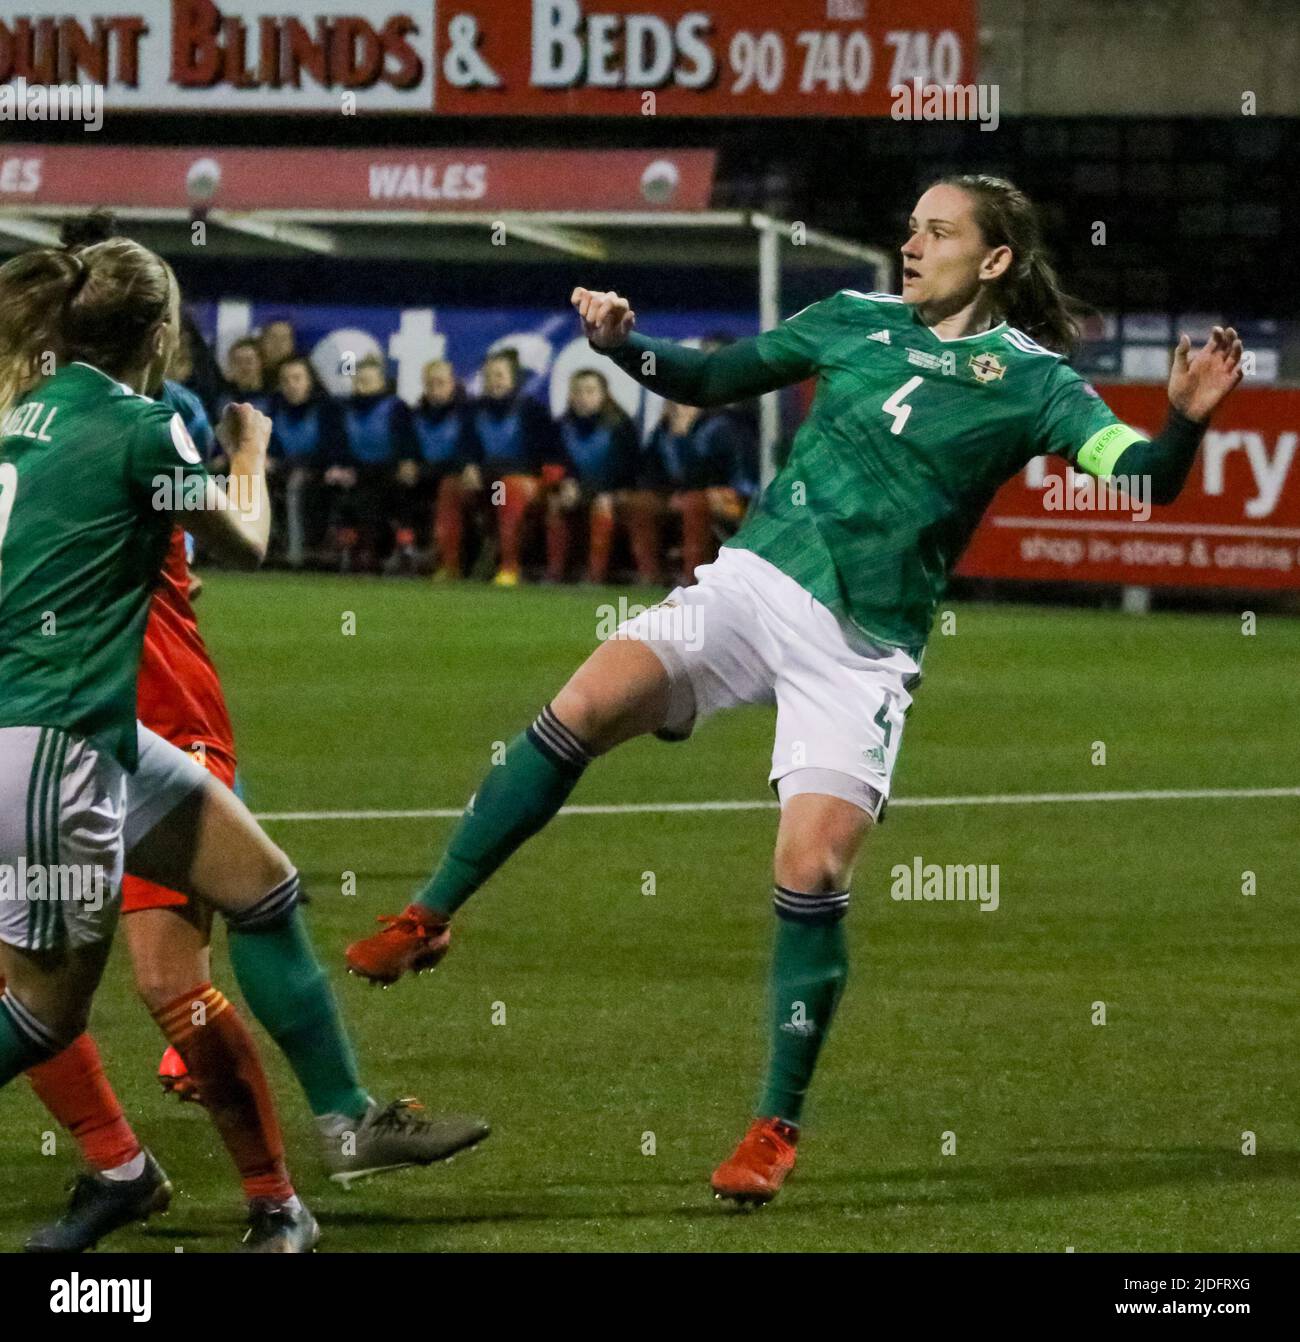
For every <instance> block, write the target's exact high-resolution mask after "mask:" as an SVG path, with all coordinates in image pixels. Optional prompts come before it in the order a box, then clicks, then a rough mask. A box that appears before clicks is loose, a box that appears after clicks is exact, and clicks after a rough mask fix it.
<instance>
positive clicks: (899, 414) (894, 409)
mask: <svg viewBox="0 0 1300 1342" xmlns="http://www.w3.org/2000/svg"><path fill="white" fill-rule="evenodd" d="M922 381H923V379H922V378H921V377H919V376H918V377H909V378H908V379H907V381H906V382H904V383H903V385H902V386H901V387H899V389H898V390H897V391H896V392H895V393H894V394H893V395H892V396H891V397H890V398H889V400H887V401H886V402H885V403H884V405H882V406H881V407H880V408H881V409H882V410H883V411H884V412H885V414H887V415H893V417H894V422H893V423H892V424H891V425H890V426H889V432H890V433H902V432H903V425H904V424H906V423H907V417H908V416H909V415H910V414H911V413H912V407H911V406H910V405H904V404H903V402H904V399H905V398H906V397H908V396H910V395H911V394H912V393H913V392H914V391H915V390H916V389H917V387H919V386H920V385H921V383H922Z"/></svg>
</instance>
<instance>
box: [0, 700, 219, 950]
mask: <svg viewBox="0 0 1300 1342" xmlns="http://www.w3.org/2000/svg"><path fill="white" fill-rule="evenodd" d="M136 729H137V736H138V742H139V749H140V763H139V765H138V767H137V768H136V771H135V773H133V774H128V773H127V772H126V771H125V770H124V769H123V768H122V767H121V765H120V764H118V762H117V761H116V760H115V759H114V758H113V757H112V756H111V755H110V754H107V753H106V752H105V751H103V750H100V749H99V748H98V747H96V746H95V745H93V744H92V743H91V742H89V741H87V740H86V739H85V738H84V737H81V736H76V735H74V734H73V733H71V732H66V731H62V730H60V729H59V728H57V727H0V941H4V942H7V943H8V944H9V945H11V946H18V947H21V948H22V949H24V950H33V951H47V950H56V949H58V948H59V947H61V946H86V945H90V944H92V943H94V942H97V941H103V940H104V939H106V938H108V937H111V936H112V934H113V928H114V926H115V925H116V921H117V913H118V908H119V905H120V902H121V901H120V896H121V889H122V871H123V866H124V860H125V854H126V853H127V852H129V851H130V849H131V848H132V847H133V846H134V845H135V844H136V843H137V842H139V840H140V839H142V838H143V837H144V836H145V835H146V834H147V833H148V832H149V831H150V830H151V829H152V828H153V827H154V826H155V825H156V824H157V823H158V822H159V821H160V820H161V819H162V818H163V817H164V816H165V815H167V814H168V813H169V812H170V811H171V810H173V809H174V808H175V807H176V806H178V805H179V804H180V803H181V802H182V801H184V799H185V798H186V797H187V796H189V794H190V793H191V792H193V791H194V789H195V788H196V787H200V786H202V784H203V782H204V780H205V779H206V778H207V773H206V772H205V770H204V769H203V767H202V765H200V764H198V763H197V762H196V761H195V760H194V759H193V758H192V757H191V756H190V755H188V754H187V753H186V752H185V751H183V750H178V749H177V748H176V747H175V746H174V745H171V744H170V743H169V742H167V741H164V740H163V738H162V737H161V736H159V735H158V734H157V733H156V732H151V731H150V730H149V729H148V728H147V727H144V726H142V725H140V724H138V723H137V724H136Z"/></svg>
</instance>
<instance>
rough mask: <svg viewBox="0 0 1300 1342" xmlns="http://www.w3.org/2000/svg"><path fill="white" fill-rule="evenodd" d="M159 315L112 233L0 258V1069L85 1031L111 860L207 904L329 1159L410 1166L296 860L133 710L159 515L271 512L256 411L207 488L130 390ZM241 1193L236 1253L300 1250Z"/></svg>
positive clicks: (294, 1225)
mask: <svg viewBox="0 0 1300 1342" xmlns="http://www.w3.org/2000/svg"><path fill="white" fill-rule="evenodd" d="M178 330H179V295H178V291H177V287H176V281H175V277H174V276H173V275H172V273H171V270H170V269H169V268H168V267H167V265H166V264H165V263H164V262H163V261H162V260H161V259H160V258H159V257H157V256H155V255H154V254H153V253H152V252H150V251H148V250H147V249H145V248H143V247H141V246H139V244H137V243H134V242H131V241H129V240H127V239H124V238H113V239H110V240H108V241H105V242H102V243H99V244H96V245H94V246H91V247H87V248H84V249H80V250H77V251H76V252H67V251H62V250H54V249H43V250H38V251H35V252H30V253H26V254H24V255H22V256H19V257H16V258H15V259H14V260H12V261H9V262H7V263H6V264H5V265H4V266H2V267H0V980H2V981H3V990H2V991H0V1085H4V1084H5V1083H6V1082H8V1081H9V1080H11V1079H12V1078H13V1077H14V1076H15V1075H17V1074H18V1073H19V1072H21V1071H24V1070H26V1069H27V1068H29V1067H31V1066H33V1065H34V1064H36V1063H38V1062H41V1061H44V1060H45V1059H46V1058H49V1057H52V1056H54V1055H55V1054H57V1053H59V1052H61V1051H62V1050H63V1049H64V1048H65V1047H66V1046H67V1045H68V1044H70V1043H71V1042H72V1041H73V1040H74V1039H76V1038H77V1037H78V1036H79V1035H80V1034H81V1033H82V1031H83V1030H84V1029H85V1026H86V1020H87V1016H88V1013H89V1007H90V1001H91V997H92V995H93V993H94V991H95V987H96V985H97V983H98V981H99V977H100V974H101V972H102V970H103V966H104V962H105V960H106V957H107V953H108V947H109V942H110V940H111V936H112V931H113V925H114V921H115V917H116V913H117V909H118V905H119V898H118V896H119V890H120V883H121V877H122V873H123V870H124V867H126V866H129V868H130V870H131V872H132V873H133V874H135V875H137V876H140V877H142V878H143V879H145V880H149V881H152V882H155V883H156V884H159V885H164V886H166V887H168V888H169V889H172V890H177V891H180V892H181V893H183V894H185V895H188V896H190V897H192V898H194V899H197V900H203V901H205V902H206V903H207V904H210V905H211V906H213V907H215V908H217V909H219V910H220V911H221V912H222V914H223V915H224V916H225V919H226V922H227V925H228V928H229V931H230V938H229V950H230V959H231V964H232V966H233V968H234V970H235V975H236V978H237V979H238V980H239V984H240V987H241V988H242V989H243V992H244V996H245V998H246V999H247V1001H248V1004H249V1006H250V1008H251V1009H252V1011H253V1014H254V1015H255V1016H256V1017H257V1018H258V1020H259V1021H260V1022H261V1023H262V1024H263V1026H264V1027H265V1028H266V1030H267V1032H268V1033H269V1034H270V1035H271V1037H272V1038H273V1039H274V1040H275V1042H276V1043H277V1044H278V1045H279V1046H280V1047H281V1049H282V1050H283V1051H284V1053H285V1055H286V1057H287V1058H288V1060H289V1062H290V1064H291V1066H292V1067H293V1068H294V1071H295V1073H296V1075H297V1077H298V1079H299V1081H300V1083H301V1084H302V1085H303V1087H304V1089H305V1090H306V1091H307V1093H308V1094H309V1096H311V1097H312V1101H313V1108H314V1109H316V1112H317V1113H318V1114H321V1115H322V1118H321V1119H319V1120H318V1125H319V1126H320V1127H321V1133H322V1138H323V1140H328V1141H330V1142H331V1143H334V1144H337V1145H338V1146H339V1147H340V1151H341V1153H342V1154H344V1155H346V1157H347V1159H346V1160H345V1161H344V1162H343V1163H342V1164H340V1165H339V1169H341V1170H343V1171H344V1172H345V1173H346V1174H347V1177H349V1178H352V1177H357V1176H358V1175H359V1174H360V1173H363V1172H364V1171H363V1170H362V1169H361V1168H360V1167H359V1165H358V1164H357V1163H356V1161H355V1159H354V1158H353V1157H354V1153H356V1154H358V1155H362V1156H363V1157H364V1159H363V1163H365V1164H366V1165H367V1166H368V1168H371V1169H373V1168H376V1167H392V1166H394V1165H399V1164H414V1163H420V1164H426V1163H429V1161H430V1160H431V1159H434V1158H437V1155H438V1154H440V1155H446V1154H450V1152H449V1151H448V1150H446V1149H445V1147H446V1137H447V1134H446V1133H445V1132H443V1131H440V1127H441V1126H443V1125H438V1124H434V1123H432V1122H430V1121H429V1120H426V1119H424V1118H422V1117H420V1116H419V1115H418V1114H416V1113H415V1112H413V1108H414V1107H413V1106H411V1105H410V1104H407V1103H405V1102H398V1103H396V1104H394V1105H390V1106H388V1107H387V1108H382V1107H381V1106H379V1105H377V1104H376V1103H375V1102H374V1101H373V1100H372V1099H371V1097H370V1095H369V1094H368V1093H367V1092H366V1090H365V1089H364V1087H363V1086H362V1085H361V1081H360V1078H359V1075H358V1071H357V1066H356V1059H355V1057H354V1055H353V1050H352V1046H351V1042H350V1041H349V1039H348V1037H347V1034H346V1032H345V1030H344V1028H343V1025H342V1022H341V1021H340V1020H339V1017H338V1011H337V1006H336V1004H335V1002H334V998H333V994H332V992H331V990H330V987H329V983H328V980H327V979H326V977H325V975H324V972H323V970H322V969H321V967H320V964H319V963H318V961H317V960H316V957H315V953H314V951H313V950H312V947H311V943H310V940H309V938H308V935H307V930H306V927H305V924H304V922H303V919H302V914H301V910H300V909H299V907H298V902H299V894H300V891H299V880H298V873H297V872H296V870H295V869H294V867H293V864H292V863H291V862H290V861H289V859H288V857H286V855H285V854H284V853H283V852H281V850H280V849H279V848H278V847H277V846H276V845H275V844H274V843H272V842H271V840H270V839H269V838H268V837H267V835H266V834H264V833H263V832H262V830H261V829H260V828H259V826H258V825H257V823H256V822H255V821H254V820H253V818H252V816H251V815H250V814H249V812H248V811H247V809H246V808H245V807H244V805H243V803H242V802H240V801H239V800H238V798H236V797H235V795H234V794H233V793H232V792H231V791H230V790H229V789H227V788H226V787H224V786H223V785H222V784H220V783H219V782H218V781H217V780H216V779H214V778H213V777H212V776H211V775H210V774H209V773H208V772H207V771H206V770H205V769H204V768H203V767H202V766H201V765H200V764H198V763H197V762H195V761H194V760H193V759H192V758H191V757H190V756H189V755H188V754H186V753H185V752H183V751H181V750H179V749H177V748H176V747H175V746H173V745H171V744H169V743H168V742H166V741H164V740H163V739H162V738H161V737H159V736H158V735H156V734H155V733H153V732H151V731H149V730H148V729H146V728H144V727H143V726H141V725H140V724H139V723H138V722H137V721H136V716H135V704H136V684H135V680H136V668H137V666H138V664H139V660H140V653H141V644H142V639H143V634H144V626H145V622H146V620H147V618H148V609H149V603H150V597H151V594H152V588H153V586H154V583H155V581H156V580H157V577H158V571H159V566H160V564H161V561H162V558H163V554H164V551H165V550H166V547H167V544H168V541H169V538H170V536H171V532H172V529H173V527H174V526H175V525H176V524H177V523H178V522H179V523H181V524H183V525H184V526H185V527H186V528H187V529H188V530H190V531H191V532H193V533H194V534H195V536H197V537H198V538H199V540H200V541H202V542H203V543H204V544H205V545H206V546H207V547H208V548H209V549H210V550H211V551H212V552H214V553H216V554H217V555H219V556H221V557H224V558H226V559H228V560H231V561H234V562H237V563H242V564H244V565H247V566H253V565H255V564H256V563H258V562H260V560H261V558H262V557H263V556H264V554H265V551H266V541H267V534H268V530H269V526H270V510H269V505H268V500H267V493H266V481H265V474H264V470H265V456H266V445H267V440H268V438H269V434H270V423H269V421H268V420H267V419H266V417H265V416H263V415H259V414H258V413H257V412H256V411H254V410H253V409H252V408H251V407H249V406H236V407H233V408H232V409H231V411H230V412H229V413H228V415H227V416H226V417H225V419H224V420H223V423H222V426H221V428H220V430H219V434H220V436H221V439H222V444H223V447H225V448H226V450H227V455H228V457H229V461H230V468H229V477H228V487H225V488H223V487H222V485H221V484H219V483H218V482H217V481H216V480H215V479H213V478H212V477H210V476H209V475H208V473H207V471H206V468H205V467H204V465H203V462H202V460H201V458H200V455H199V453H198V451H197V450H196V449H195V447H194V444H193V443H192V442H191V440H190V438H189V435H188V433H187V432H186V431H185V428H184V426H183V424H182V423H181V420H180V417H179V416H178V415H175V414H174V413H173V412H172V410H171V409H170V408H169V407H167V406H164V405H162V404H159V403H157V402H155V401H153V400H152V399H151V398H150V397H149V396H148V395H145V394H144V393H146V392H153V391H156V390H157V389H158V388H159V387H160V386H161V382H162V377H163V371H164V369H165V368H166V367H167V366H168V364H169V362H170V361H171V358H172V356H173V354H174V351H175V346H176V341H177V332H178ZM194 1007H195V1010H196V1012H198V1013H199V1014H200V1018H199V1019H193V1018H192V1023H193V1024H194V1025H195V1026H196V1027H198V1026H201V1025H202V1024H203V1023H204V1022H203V1020H202V1019H201V1014H202V1010H203V1008H204V1003H203V1002H202V1001H201V1000H199V1001H196V1002H195V1003H194ZM462 1135H463V1136H464V1137H465V1140H463V1141H461V1142H460V1143H459V1145H462V1146H463V1145H467V1144H469V1143H471V1142H473V1141H477V1140H479V1139H480V1138H481V1137H482V1136H484V1135H486V1128H485V1126H484V1125H483V1124H481V1123H480V1122H477V1121H468V1123H467V1124H466V1125H465V1132H464V1133H463V1134H462ZM140 1177H141V1178H142V1179H144V1180H146V1181H148V1182H150V1184H151V1187H146V1188H145V1189H143V1190H142V1194H143V1195H151V1194H153V1193H156V1194H157V1195H158V1196H159V1197H161V1196H164V1195H165V1187H164V1186H165V1182H166V1181H165V1179H164V1178H163V1177H162V1174H161V1171H160V1170H159V1169H158V1168H157V1166H156V1164H153V1165H151V1166H147V1168H145V1169H144V1170H143V1171H142V1173H141V1175H140ZM259 1201H260V1200H258V1199H254V1202H253V1204H251V1205H250V1239H249V1240H248V1241H246V1242H247V1243H248V1244H249V1247H254V1248H258V1249H261V1250H265V1251H276V1252H300V1251H304V1250H308V1249H310V1248H311V1247H312V1246H313V1245H314V1243H315V1240H316V1236H317V1233H318V1232H317V1229H316V1223H315V1221H314V1219H313V1218H312V1216H311V1213H310V1212H308V1211H307V1209H306V1208H305V1207H303V1205H302V1204H301V1202H300V1201H299V1200H298V1199H297V1197H296V1196H293V1197H290V1198H287V1199H283V1200H280V1201H276V1202H274V1203H273V1204H268V1205H258V1204H259ZM151 1205H154V1202H153V1199H152V1197H151V1196H143V1198H142V1206H141V1211H142V1213H143V1212H144V1211H145V1210H147V1208H148V1207H149V1206H151Z"/></svg>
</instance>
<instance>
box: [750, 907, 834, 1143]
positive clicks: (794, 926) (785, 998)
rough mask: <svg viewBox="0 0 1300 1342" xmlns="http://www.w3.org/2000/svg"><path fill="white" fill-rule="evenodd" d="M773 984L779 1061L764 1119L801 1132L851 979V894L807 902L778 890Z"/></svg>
mask: <svg viewBox="0 0 1300 1342" xmlns="http://www.w3.org/2000/svg"><path fill="white" fill-rule="evenodd" d="M775 894H776V917H777V921H776V946H775V948H774V949H773V952H772V969H771V977H770V1001H769V1009H770V1011H771V1031H772V1035H771V1050H772V1051H771V1057H770V1059H769V1062H768V1069H767V1079H766V1081H765V1082H764V1084H763V1094H762V1097H761V1099H760V1100H759V1103H758V1113H759V1115H760V1117H763V1118H779V1119H781V1120H783V1121H784V1122H786V1123H791V1124H794V1125H795V1126H796V1127H797V1126H798V1124H799V1118H800V1115H801V1114H802V1113H803V1104H804V1098H805V1096H806V1095H807V1093H808V1086H809V1083H810V1082H811V1081H812V1075H813V1069H814V1068H815V1067H816V1066H817V1055H818V1053H820V1052H821V1047H822V1044H823V1043H824V1042H825V1040H826V1036H827V1034H828V1033H829V1031H830V1026H831V1021H832V1020H833V1019H834V1017H835V1008H836V1007H837V1006H838V1005H839V1000H840V994H841V993H842V992H843V991H844V981H845V979H846V978H847V977H848V973H849V952H848V944H847V941H846V939H845V936H844V928H843V925H842V919H843V917H844V914H845V911H846V910H847V909H848V906H849V894H848V891H847V890H844V891H838V892H833V893H830V894H825V895H804V894H800V893H798V892H797V891H794V890H787V889H785V887H784V886H779V885H778V886H777V887H776V889H775Z"/></svg>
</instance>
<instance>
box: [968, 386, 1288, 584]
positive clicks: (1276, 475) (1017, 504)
mask: <svg viewBox="0 0 1300 1342" xmlns="http://www.w3.org/2000/svg"><path fill="white" fill-rule="evenodd" d="M1097 390H1098V391H1099V392H1100V393H1101V396H1102V398H1103V399H1104V400H1105V401H1106V403H1107V404H1108V405H1109V406H1110V407H1111V408H1112V409H1113V410H1114V411H1115V413H1116V414H1118V415H1119V416H1120V417H1121V418H1123V419H1124V420H1126V421H1127V422H1128V423H1130V424H1132V425H1133V426H1134V427H1135V428H1138V429H1141V430H1143V431H1145V432H1148V433H1151V434H1155V433H1157V432H1159V430H1160V428H1161V427H1162V426H1163V424H1164V421H1165V414H1166V410H1167V408H1168V398H1167V395H1166V392H1165V388H1164V387H1163V386H1139V385H1117V386H1099V387H1098V388H1097ZM1298 443H1300V390H1286V389H1282V388H1275V387H1249V386H1244V387H1240V388H1238V390H1237V391H1235V392H1234V393H1233V394H1232V396H1231V397H1230V398H1229V400H1228V401H1227V402H1226V403H1225V404H1224V406H1223V407H1222V409H1221V410H1220V411H1219V413H1218V414H1217V415H1216V416H1215V419H1214V423H1213V426H1212V427H1211V429H1210V430H1209V432H1208V433H1207V434H1206V435H1205V441H1204V442H1203V444H1202V445H1201V450H1200V452H1199V453H1198V454H1197V458H1196V463H1195V465H1194V466H1193V467H1192V473H1191V476H1190V478H1189V479H1188V482H1187V485H1186V486H1185V488H1184V489H1183V492H1182V494H1181V495H1180V496H1179V498H1178V500H1177V502H1175V503H1173V504H1171V505H1170V506H1169V507H1165V508H1159V507H1150V508H1148V509H1142V508H1138V509H1136V510H1135V509H1134V508H1132V507H1128V508H1126V509H1124V510H1122V511H1121V510H1119V509H1118V508H1111V507H1100V506H1098V505H1099V504H1100V503H1101V501H1102V500H1103V499H1106V497H1107V496H1106V494H1105V492H1104V491H1098V490H1096V489H1095V488H1093V487H1092V486H1091V485H1089V484H1087V483H1086V482H1085V483H1084V484H1083V485H1082V486H1081V487H1080V488H1075V486H1074V484H1073V483H1067V481H1066V474H1067V469H1068V468H1067V467H1066V465H1065V464H1064V462H1062V461H1060V460H1059V459H1057V458H1038V459H1037V460H1036V461H1034V462H1031V463H1030V466H1029V467H1028V468H1027V469H1026V470H1025V471H1022V472H1021V473H1020V474H1019V475H1017V476H1016V477H1015V478H1014V479H1012V480H1009V481H1008V482H1007V483H1006V484H1005V485H1004V486H1003V487H1002V489H1001V490H1000V491H999V492H998V494H997V496H996V498H995V499H994V500H993V503H992V504H991V506H990V507H989V510H988V512H987V513H986V514H985V517H984V521H983V522H982V523H981V524H980V527H979V530H978V531H977V532H976V534H975V537H974V539H973V540H972V542H971V545H970V548H969V549H968V550H967V551H966V554H965V556H964V557H963V559H962V561H961V563H960V565H958V567H957V573H958V574H959V575H962V576H965V577H981V578H1016V579H1025V578H1027V579H1045V580H1052V581H1058V582H1059V581H1063V580H1065V581H1082V582H1105V583H1130V584H1134V585H1141V586H1172V587H1241V588H1262V589H1285V588H1291V589H1300V453H1298V452H1297V445H1298ZM1107 502H1108V503H1114V502H1116V501H1115V500H1114V499H1113V498H1111V499H1107ZM1144 513H1146V514H1149V515H1146V516H1143V514H1144Z"/></svg>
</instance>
